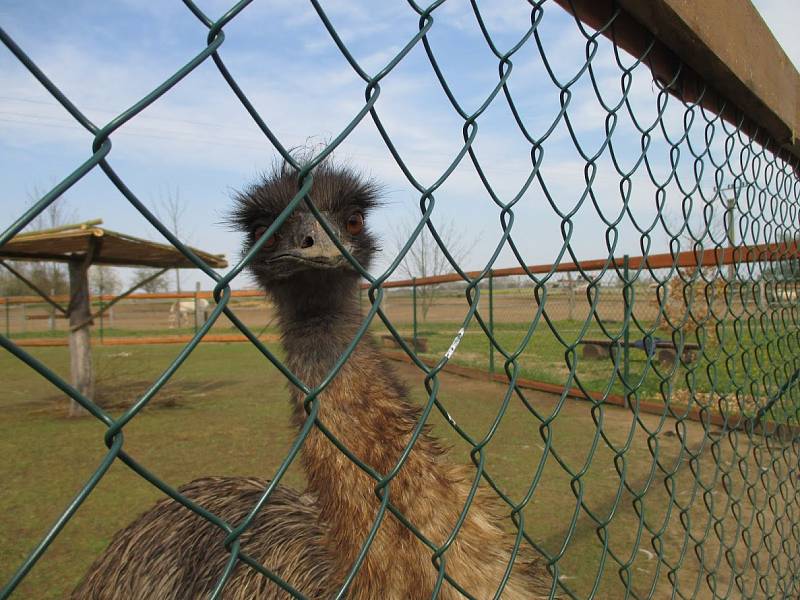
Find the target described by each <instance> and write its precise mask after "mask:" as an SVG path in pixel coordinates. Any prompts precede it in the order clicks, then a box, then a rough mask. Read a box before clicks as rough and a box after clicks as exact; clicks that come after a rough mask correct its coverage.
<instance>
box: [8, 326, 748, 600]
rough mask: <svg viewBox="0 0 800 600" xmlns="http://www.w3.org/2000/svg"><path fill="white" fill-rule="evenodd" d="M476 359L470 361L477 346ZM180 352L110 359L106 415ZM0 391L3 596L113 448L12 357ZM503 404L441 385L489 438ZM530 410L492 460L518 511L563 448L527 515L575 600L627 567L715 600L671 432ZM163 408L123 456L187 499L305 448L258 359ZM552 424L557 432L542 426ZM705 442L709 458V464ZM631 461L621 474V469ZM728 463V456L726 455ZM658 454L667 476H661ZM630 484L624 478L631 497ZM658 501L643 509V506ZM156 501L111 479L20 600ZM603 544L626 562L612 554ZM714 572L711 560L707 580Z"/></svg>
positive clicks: (52, 583)
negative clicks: (696, 545)
mask: <svg viewBox="0 0 800 600" xmlns="http://www.w3.org/2000/svg"><path fill="white" fill-rule="evenodd" d="M465 343H466V344H467V346H466V347H467V348H469V338H468V339H467V340H465ZM179 350H180V347H179V346H131V347H97V348H96V352H95V360H96V366H97V372H98V395H99V398H100V401H102V402H104V403H106V404H109V405H111V406H112V408H110V410H111V412H112V413H114V414H119V413H120V411H122V410H123V405H124V404H125V403H126V402H130V401H131V400H133V399H134V398H136V397H137V396H138V395H140V394H141V393H142V392H143V391H144V390H145V389H146V387H147V385H148V384H149V383H150V382H151V381H152V380H153V379H154V378H155V377H156V376H157V374H158V373H160V372H161V371H162V370H163V369H164V368H165V367H166V366H167V364H168V363H169V361H170V360H171V359H172V358H173V357H174V356H175V355H176V353H177V352H178V351H179ZM33 353H34V354H35V355H36V356H37V357H38V358H40V359H41V360H43V361H44V362H45V363H46V364H48V365H50V366H51V367H52V368H53V369H54V370H55V371H56V372H57V373H59V374H60V375H62V376H64V377H66V376H67V373H68V357H67V352H66V349H64V348H44V349H33ZM392 368H395V369H397V370H398V372H399V373H400V375H401V377H402V378H403V379H404V380H405V381H407V383H408V385H409V387H410V389H411V390H412V397H413V400H414V401H415V402H423V401H424V400H425V396H424V388H423V386H422V376H421V374H420V372H419V371H417V370H416V369H414V368H413V367H411V366H409V365H406V364H401V363H392ZM0 378H1V379H2V381H6V382H11V385H10V386H7V393H6V394H5V395H4V400H3V401H2V404H1V405H0V455H2V457H3V459H2V463H0V464H2V480H3V482H4V485H3V487H2V491H1V492H0V531H2V532H3V534H2V535H1V536H0V581H2V582H5V581H7V579H8V578H9V577H10V576H11V574H12V572H13V571H14V570H15V569H16V568H17V566H18V565H19V564H20V563H21V562H22V561H23V560H24V558H25V556H26V555H27V554H28V552H29V551H30V550H31V549H32V548H33V547H34V545H35V544H36V543H37V542H38V540H39V539H41V537H42V536H43V535H44V533H45V532H46V531H47V529H48V528H49V527H50V526H51V525H52V523H53V522H54V521H55V519H56V518H57V517H58V515H59V514H60V513H61V511H62V510H63V509H64V508H65V506H66V505H67V504H68V503H69V501H70V500H71V498H73V497H74V495H75V494H76V493H77V491H78V490H79V488H80V487H81V485H82V484H83V483H84V482H85V481H86V479H87V478H88V477H89V476H90V475H91V473H92V471H93V470H94V469H95V468H96V466H97V465H98V463H99V461H100V460H101V458H102V456H103V454H104V451H105V446H104V445H103V442H102V437H103V427H102V426H100V424H99V423H97V422H96V421H94V420H93V419H90V418H83V419H78V420H68V419H66V418H65V417H64V414H65V405H66V399H65V398H64V397H63V396H62V395H60V394H59V393H58V392H57V390H55V389H54V388H53V387H52V386H51V385H50V384H48V383H47V382H46V381H44V380H43V379H42V378H40V377H39V376H38V375H36V374H35V373H33V372H32V371H30V370H29V369H28V368H27V367H25V366H24V365H22V363H20V362H19V361H17V360H16V359H14V358H12V357H11V356H10V355H8V354H3V355H2V356H0ZM504 393H505V386H503V385H500V384H496V383H490V382H487V381H476V380H471V379H465V378H461V377H457V376H452V375H446V374H444V375H443V376H442V388H441V395H440V397H441V399H442V401H443V402H444V404H445V405H446V406H447V409H448V411H449V412H450V413H451V415H452V416H453V417H454V418H455V419H456V421H457V422H458V423H459V424H460V425H461V426H462V427H464V428H465V429H466V430H467V431H468V432H469V433H470V435H473V436H475V437H476V438H480V437H482V436H483V435H484V434H485V432H486V431H488V429H489V427H490V425H491V422H492V420H493V419H494V418H495V416H496V414H497V412H498V410H499V409H500V404H501V401H502V398H503V395H504ZM527 399H528V400H529V402H530V403H531V405H532V407H533V409H534V411H535V413H536V414H533V413H531V412H530V411H529V410H528V409H526V408H525V407H524V406H523V404H522V403H521V402H520V401H518V400H516V399H512V402H511V404H510V406H509V408H508V411H507V412H506V414H505V416H504V418H503V420H502V421H501V424H500V426H499V429H498V430H497V433H496V435H495V436H494V438H493V439H492V441H491V442H490V443H489V444H488V446H487V469H488V472H489V473H490V474H491V475H492V476H493V477H494V478H495V480H496V481H497V482H498V484H499V485H500V486H501V488H502V489H503V490H504V491H505V492H506V493H508V494H509V495H510V496H511V497H512V498H513V499H514V500H515V501H517V502H518V501H520V499H521V498H523V497H524V495H525V494H526V492H527V491H528V489H529V487H530V486H531V481H532V479H533V478H534V475H535V473H536V469H537V467H538V466H539V465H540V461H541V460H542V456H543V453H544V450H545V441H544V440H545V438H548V439H549V440H550V444H551V447H550V452H549V453H548V456H547V458H546V459H545V460H543V461H542V465H543V466H542V471H541V476H540V478H539V480H538V484H537V486H536V487H535V491H534V493H533V495H532V497H531V499H530V502H529V504H528V505H527V507H526V508H525V510H524V513H523V514H524V515H525V523H526V529H527V531H528V533H529V534H530V535H531V536H532V538H533V539H534V540H535V541H536V543H537V544H539V545H540V546H541V548H542V549H544V550H545V551H546V552H548V553H549V554H550V555H551V556H553V557H558V563H557V564H558V567H559V575H560V578H561V581H562V583H563V584H564V585H565V586H568V588H569V589H570V590H571V591H572V592H573V593H574V594H575V596H576V597H578V598H586V597H589V595H590V594H591V593H592V590H593V587H594V586H595V585H597V586H598V587H597V588H596V589H595V590H594V591H595V593H596V596H595V597H596V598H618V597H619V598H621V597H623V596H624V595H625V591H624V586H623V584H622V583H621V582H622V580H621V578H620V576H619V573H618V571H619V569H620V563H622V564H624V565H626V567H627V571H626V573H627V574H628V575H629V579H631V581H632V583H631V589H632V590H634V591H636V592H637V593H638V594H640V595H641V594H646V593H647V591H648V590H649V589H650V588H651V587H653V588H654V589H655V593H654V596H653V597H654V598H666V597H669V595H670V593H671V586H670V585H669V582H668V578H667V571H668V570H669V566H670V565H671V566H675V565H681V567H680V569H678V570H677V575H676V577H677V580H678V581H679V582H680V586H681V589H682V590H684V591H686V592H685V593H690V592H688V591H689V590H691V589H693V588H694V586H695V585H696V584H697V585H705V584H703V583H702V582H701V583H698V581H699V580H698V577H700V576H701V574H702V572H701V569H700V566H699V561H698V559H697V557H696V556H695V554H694V550H693V549H692V544H691V542H689V543H688V545H686V546H684V541H685V532H684V528H683V526H682V525H681V517H680V515H679V514H678V510H677V509H676V508H675V505H674V504H673V503H671V502H670V496H669V494H668V493H667V491H666V488H665V486H664V484H663V479H664V475H663V472H662V469H663V470H666V471H674V472H675V474H674V476H673V477H672V478H671V481H672V482H673V483H674V488H675V495H674V502H678V503H680V504H681V505H682V506H684V507H685V514H686V516H693V517H694V518H695V520H694V521H693V522H691V525H690V526H689V529H690V530H691V531H692V533H693V535H695V536H697V538H698V539H700V538H702V534H703V532H704V531H705V533H706V534H708V532H709V527H710V521H709V516H708V512H707V511H706V509H705V508H704V506H703V503H702V502H695V501H694V500H696V498H698V497H699V496H698V493H699V492H698V484H697V479H696V478H695V477H694V476H693V475H692V473H691V471H690V469H689V468H687V467H688V463H687V461H686V455H685V452H682V451H681V450H682V444H681V441H680V438H679V437H677V436H675V435H674V432H675V426H674V424H673V423H672V422H669V421H663V422H662V421H660V420H659V418H657V417H654V416H649V415H642V416H640V420H639V421H637V420H636V419H635V418H634V416H633V415H632V414H631V413H630V412H629V411H626V410H623V409H618V408H613V407H607V408H600V407H597V408H595V409H594V410H593V409H592V405H591V404H589V403H587V402H581V401H573V400H567V401H565V402H563V403H559V402H558V399H557V398H555V397H553V396H548V395H542V394H529V395H528V396H527ZM154 403H155V406H153V407H152V408H148V409H147V410H145V411H144V412H143V413H142V414H141V415H139V416H137V417H136V418H135V419H134V420H133V421H132V422H131V423H130V424H129V425H128V426H127V427H126V428H125V437H126V441H125V448H126V450H127V451H128V452H130V453H131V454H132V455H133V456H134V457H136V458H137V459H138V460H140V461H141V462H142V463H143V464H144V465H146V466H147V467H148V468H150V469H151V470H152V471H153V472H155V473H156V474H157V475H158V476H159V477H161V478H162V479H164V480H165V481H167V482H169V483H170V484H172V485H175V486H177V485H180V484H182V483H184V482H187V481H189V480H191V479H194V478H197V477H200V476H205V475H252V476H260V477H264V478H269V477H271V475H272V473H274V471H275V469H276V468H277V467H278V465H279V463H280V461H281V459H282V458H283V456H284V455H285V453H286V451H287V449H288V447H289V445H290V443H291V441H292V438H293V431H292V429H291V428H290V426H289V425H288V402H287V392H286V387H285V384H284V382H283V381H282V379H281V376H280V375H279V374H278V373H277V372H276V371H275V369H274V368H272V367H271V366H270V365H268V363H267V362H266V361H265V360H264V359H263V357H262V356H261V355H260V354H259V353H258V352H257V351H256V350H255V349H254V348H252V347H251V346H250V345H249V344H205V345H201V346H200V347H199V348H197V350H196V351H195V352H194V353H193V354H192V355H191V357H190V358H189V360H188V361H187V362H186V364H185V366H184V367H182V368H181V369H180V370H179V371H178V373H177V374H176V376H175V378H174V379H173V380H172V381H171V382H170V383H169V384H168V385H167V386H166V387H165V388H164V390H163V391H162V393H160V394H159V395H158V396H156V398H155V399H154ZM544 420H546V421H548V422H549V426H548V427H543V426H542V421H544ZM432 422H433V426H434V431H435V432H436V433H437V434H438V435H439V436H441V437H443V438H444V439H445V440H446V441H447V442H448V443H450V444H451V445H452V446H453V453H452V460H454V461H460V462H465V463H466V462H468V461H469V458H468V450H469V447H468V446H467V445H466V444H465V443H464V442H463V441H462V440H461V439H460V438H459V437H458V436H457V435H456V434H455V433H454V432H453V430H452V429H451V428H450V427H449V425H448V424H447V423H446V421H445V420H444V419H443V418H442V417H441V416H440V415H439V414H438V413H436V414H434V415H433V417H432ZM601 429H602V435H603V437H601V435H600V430H601ZM648 430H649V432H650V433H648ZM683 437H684V440H685V444H686V445H687V446H688V447H689V448H693V449H695V450H696V451H697V452H698V459H697V461H696V465H695V467H696V468H701V467H702V470H703V473H704V474H703V476H702V478H701V480H702V481H704V482H705V483H704V485H706V486H710V487H709V489H710V490H711V491H712V492H713V493H714V494H718V493H719V494H726V492H725V491H724V490H723V489H722V485H721V483H720V482H719V477H718V476H719V467H717V466H716V463H715V461H714V459H713V457H712V456H711V452H710V450H709V444H710V442H711V441H712V439H711V438H708V437H707V436H705V434H704V433H703V430H702V428H701V427H700V426H699V425H698V424H696V423H688V422H687V423H686V429H685V432H684V434H683ZM648 438H649V439H648ZM701 442H705V445H706V447H705V450H704V451H700V450H698V449H699V448H701ZM651 448H652V449H651ZM623 449H626V452H625V453H624V458H620V457H617V459H616V460H615V455H621V454H622V450H623ZM718 450H719V449H718ZM720 451H721V452H722V455H725V450H724V449H723V450H720ZM652 452H654V453H656V455H657V456H658V464H659V465H660V467H657V466H654V463H653V457H652V454H651V453H652ZM715 469H716V470H715ZM618 470H619V471H621V472H624V473H625V485H622V484H621V477H620V475H619V473H618ZM725 471H730V473H731V475H730V476H729V488H730V489H731V490H732V492H733V493H740V492H737V490H738V489H739V488H738V487H737V482H738V481H739V479H737V472H736V469H735V468H734V467H731V466H727V467H725ZM714 473H717V478H716V479H715V478H714ZM303 482H304V476H303V473H302V471H301V469H300V468H299V466H292V468H291V469H290V470H289V472H288V474H287V476H286V478H285V480H284V483H285V484H286V485H290V486H294V487H303ZM645 491H646V492H647V493H646V494H645V495H644V496H643V498H642V499H641V500H635V498H636V497H637V496H638V495H641V494H644V492H645ZM700 491H702V489H700ZM709 493H711V492H709ZM159 497H160V492H158V491H157V490H156V489H155V488H153V487H152V486H150V485H149V484H147V483H146V482H145V481H143V480H142V479H140V478H139V477H138V476H136V475H135V474H134V473H132V472H131V471H130V470H129V469H128V468H127V467H125V466H124V465H123V464H121V463H117V464H115V465H113V466H112V468H111V469H110V471H109V472H108V474H107V475H106V476H105V477H104V478H103V479H102V481H101V482H100V483H99V485H98V486H97V488H96V490H95V491H94V492H93V493H92V494H91V495H90V497H89V498H88V499H87V501H86V502H85V504H84V505H83V506H82V507H81V508H80V509H79V511H78V512H77V514H76V516H75V517H74V518H73V519H72V521H70V522H69V523H68V524H67V525H66V527H65V529H64V530H63V532H62V533H61V534H60V535H59V537H58V538H57V539H56V540H55V542H54V543H53V544H52V546H51V547H50V548H49V550H48V551H47V553H46V554H45V556H44V558H43V559H42V560H41V561H40V563H39V564H37V565H36V566H35V567H34V569H33V571H32V572H31V573H30V574H29V576H28V577H27V578H26V579H25V580H24V582H23V583H22V584H21V586H20V587H19V588H18V590H17V592H16V593H15V595H14V596H13V597H14V598H31V599H49V598H62V597H64V595H65V594H66V593H67V592H68V591H69V590H70V589H71V588H72V587H73V586H74V585H75V584H76V583H77V581H78V580H79V579H80V577H81V575H82V573H83V572H84V571H85V569H86V568H87V567H88V565H89V564H90V563H91V562H92V560H93V559H94V557H96V556H97V554H98V553H100V552H101V551H102V549H103V548H104V547H105V545H106V544H107V543H108V541H109V539H110V538H111V536H112V535H113V533H114V532H115V531H117V530H118V529H119V528H121V527H123V526H124V525H125V524H127V523H129V522H130V521H131V520H132V519H133V518H134V517H135V516H136V515H137V514H138V513H140V512H141V511H143V510H145V509H146V508H147V507H148V506H150V505H151V504H152V503H153V502H154V501H155V500H156V499H158V498H159ZM578 498H580V499H581V501H582V502H579V500H578ZM670 508H671V509H672V510H669V509H670ZM637 511H638V512H639V513H641V514H642V515H643V516H642V517H641V518H640V517H639V516H638V515H637ZM743 511H744V512H743V514H746V513H747V510H746V509H743ZM612 515H613V520H610V519H611V516H612ZM609 520H610V521H609ZM606 523H608V524H607V526H606V527H605V528H599V524H606ZM750 526H751V527H753V526H754V525H753V524H752V523H751V525H750ZM598 532H600V533H598ZM638 537H640V541H639V542H638V545H637V542H636V540H637V538H638ZM603 539H605V540H606V541H607V544H608V551H609V552H610V553H613V556H615V557H616V559H614V558H612V557H611V554H609V553H606V554H604V553H603V545H604V542H603ZM715 539H716V538H715V537H714V535H713V534H711V535H710V536H708V539H707V540H706V542H705V545H704V548H705V550H706V552H708V553H709V554H708V555H707V556H708V557H714V556H716V555H717V553H718V552H719V550H720V548H719V543H716V542H715ZM654 540H655V541H654ZM654 544H655V546H654ZM658 546H663V548H664V549H663V562H662V561H659V560H658V558H657V557H656V551H655V549H654V548H655V547H658ZM731 556H732V558H733V560H735V561H739V560H741V561H744V559H745V557H740V556H739V553H738V551H733V552H732V553H731ZM723 562H724V561H723ZM712 563H713V561H712V559H711V558H708V559H707V564H712ZM729 575H730V569H728V571H726V567H725V566H719V567H718V570H717V577H718V578H721V579H724V578H725V577H727V576H729ZM699 589H700V590H701V592H700V594H699V595H698V597H700V598H702V597H705V595H704V594H705V592H703V591H702V590H703V589H705V588H702V587H701V588H699Z"/></svg>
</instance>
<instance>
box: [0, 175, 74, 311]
mask: <svg viewBox="0 0 800 600" xmlns="http://www.w3.org/2000/svg"><path fill="white" fill-rule="evenodd" d="M43 195H44V193H43V192H42V191H41V190H39V189H38V188H35V187H34V188H33V190H32V191H31V192H30V193H29V194H28V207H30V206H32V205H33V204H34V203H36V202H37V201H38V200H39V198H41V197H42V196H43ZM77 220H78V217H77V215H76V213H75V211H74V210H73V209H72V208H71V207H70V206H69V204H68V203H67V200H66V198H64V197H63V196H62V197H61V198H59V199H58V200H56V201H55V202H53V203H52V204H50V205H49V206H48V207H47V208H46V209H44V211H42V212H41V213H39V214H38V215H37V216H36V218H35V219H34V220H33V221H31V222H30V223H29V224H28V226H27V227H26V228H25V232H31V231H41V230H43V229H52V228H53V227H61V226H62V225H67V224H69V223H74V222H76V221H77ZM15 269H16V270H17V271H19V272H20V273H21V274H22V275H24V276H25V277H26V278H27V279H28V280H30V281H31V282H32V283H33V284H34V285H36V287H38V288H39V289H40V290H42V291H43V292H47V293H48V294H50V295H56V294H67V293H68V292H69V277H68V275H67V267H66V265H65V264H62V263H57V262H29V263H18V264H17V265H16V266H15ZM29 293H30V288H29V287H28V286H27V285H26V284H25V283H23V282H22V281H20V280H19V279H17V278H16V277H15V276H13V275H12V274H11V273H8V272H4V273H3V274H2V275H0V294H2V295H5V296H18V295H25V294H29Z"/></svg>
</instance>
